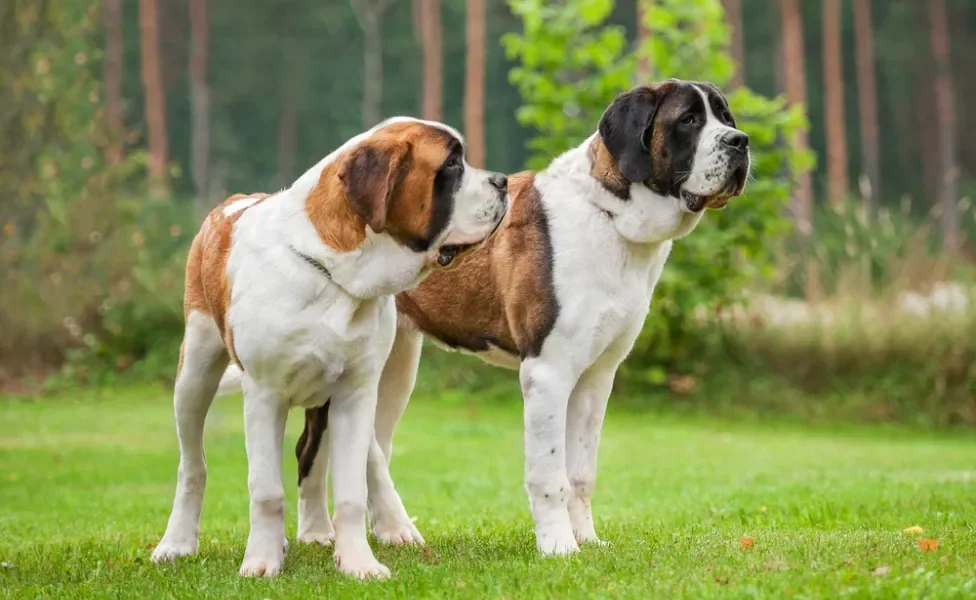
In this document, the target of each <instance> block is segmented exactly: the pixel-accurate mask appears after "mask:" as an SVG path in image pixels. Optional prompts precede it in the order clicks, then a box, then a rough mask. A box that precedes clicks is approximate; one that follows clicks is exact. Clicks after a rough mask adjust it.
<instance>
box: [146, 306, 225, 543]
mask: <svg viewBox="0 0 976 600" xmlns="http://www.w3.org/2000/svg"><path fill="white" fill-rule="evenodd" d="M228 360H229V358H228V355H227V351H226V350H225V348H224V344H223V341H222V340H221V337H220V332H219V331H218V329H217V325H216V324H215V323H214V321H213V319H212V318H210V317H209V316H208V315H205V314H203V313H200V312H195V311H194V312H190V314H188V315H187V319H186V331H185V333H184V337H183V346H182V348H181V349H180V367H179V370H178V373H177V375H176V385H175V387H174V391H173V405H174V412H175V414H176V434H177V437H178V438H179V443H180V467H179V471H178V473H177V480H176V496H175V498H174V500H173V511H172V513H170V517H169V523H168V524H167V525H166V533H165V534H164V535H163V538H162V540H160V542H159V543H158V544H157V545H156V548H155V549H154V550H153V553H152V560H153V561H156V562H159V561H164V560H172V559H174V558H177V557H180V556H185V555H188V554H193V553H194V552H196V551H197V538H198V535H199V531H200V510H201V508H202V507H203V493H204V490H205V488H206V487H207V461H206V458H205V456H204V452H203V426H204V422H205V421H206V418H207V412H208V411H209V410H210V405H211V403H212V402H213V399H214V394H215V393H216V392H217V385H218V383H219V382H220V376H221V374H222V373H223V372H224V369H225V368H226V367H227V363H228Z"/></svg>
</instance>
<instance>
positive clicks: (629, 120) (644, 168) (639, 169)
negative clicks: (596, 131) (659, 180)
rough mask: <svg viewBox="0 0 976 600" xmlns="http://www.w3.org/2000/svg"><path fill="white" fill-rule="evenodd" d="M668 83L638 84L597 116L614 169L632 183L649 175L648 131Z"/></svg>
mask: <svg viewBox="0 0 976 600" xmlns="http://www.w3.org/2000/svg"><path fill="white" fill-rule="evenodd" d="M670 87H671V86H670V85H668V84H666V83H665V84H660V85H657V86H653V87H652V86H640V87H636V88H634V89H632V90H630V91H629V92H624V93H623V94H620V95H619V96H617V98H616V100H614V101H613V103H611V104H610V106H609V107H608V108H607V110H606V112H604V113H603V117H601V118H600V138H601V139H602V140H603V145H604V146H606V148H607V150H608V151H609V152H610V155H611V156H612V157H613V159H614V161H616V163H617V168H618V169H620V172H621V173H623V175H624V177H626V178H627V180H628V181H630V182H631V183H641V182H644V181H647V180H648V179H649V178H650V176H651V151H650V145H651V133H652V130H653V125H654V115H655V114H656V113H657V109H658V107H659V106H660V105H661V100H662V99H663V98H664V96H665V94H666V93H667V90H669V89H670Z"/></svg>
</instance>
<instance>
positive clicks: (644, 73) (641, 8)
mask: <svg viewBox="0 0 976 600" xmlns="http://www.w3.org/2000/svg"><path fill="white" fill-rule="evenodd" d="M653 3H654V0H637V47H638V48H641V47H643V46H644V44H645V43H646V42H647V40H649V39H651V35H652V32H651V29H650V28H649V27H648V26H647V14H648V13H649V12H651V5H652V4H653ZM653 77H654V65H652V64H651V57H650V56H649V55H648V54H646V53H643V52H641V53H640V54H639V58H638V59H637V83H638V84H643V83H650V82H651V80H652V78H653Z"/></svg>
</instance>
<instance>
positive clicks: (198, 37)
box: [189, 0, 212, 218]
mask: <svg viewBox="0 0 976 600" xmlns="http://www.w3.org/2000/svg"><path fill="white" fill-rule="evenodd" d="M207 2H208V0H190V5H189V9H190V10H189V14H190V35H191V44H190V111H191V120H192V125H191V126H192V127H193V132H192V136H193V137H192V141H191V152H192V157H191V163H190V165H191V171H192V175H193V186H194V187H195V188H196V194H197V198H196V212H197V217H201V218H202V217H203V216H205V215H206V214H207V213H209V212H210V209H211V208H212V207H211V199H210V194H209V191H210V85H209V84H208V82H207V62H208V51H209V44H210V15H209V11H208V6H207Z"/></svg>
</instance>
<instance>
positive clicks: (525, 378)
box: [519, 358, 579, 555]
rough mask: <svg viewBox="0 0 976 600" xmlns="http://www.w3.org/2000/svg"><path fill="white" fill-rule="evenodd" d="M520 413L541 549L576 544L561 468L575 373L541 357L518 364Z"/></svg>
mask: <svg viewBox="0 0 976 600" xmlns="http://www.w3.org/2000/svg"><path fill="white" fill-rule="evenodd" d="M519 379H520V380H521V383H522V397H523V402H524V411H525V414H524V419H525V488H526V491H528V494H529V503H530V505H531V507H532V518H533V520H534V521H535V537H536V545H537V546H538V548H539V550H541V551H542V553H543V554H547V555H548V554H569V553H572V552H576V551H577V550H579V546H578V545H577V544H576V538H575V537H574V536H573V525H572V522H571V521H570V518H569V511H568V501H569V497H570V495H571V494H572V490H571V489H570V487H569V478H568V477H567V474H566V407H567V404H568V402H569V394H570V391H571V390H572V389H573V384H574V383H575V377H573V376H572V375H571V374H570V373H567V372H565V371H564V370H562V369H559V368H557V367H555V366H554V365H552V364H549V363H547V362H544V361H542V360H541V359H538V358H535V359H529V360H527V361H525V362H523V363H522V366H521V368H520V370H519Z"/></svg>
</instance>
